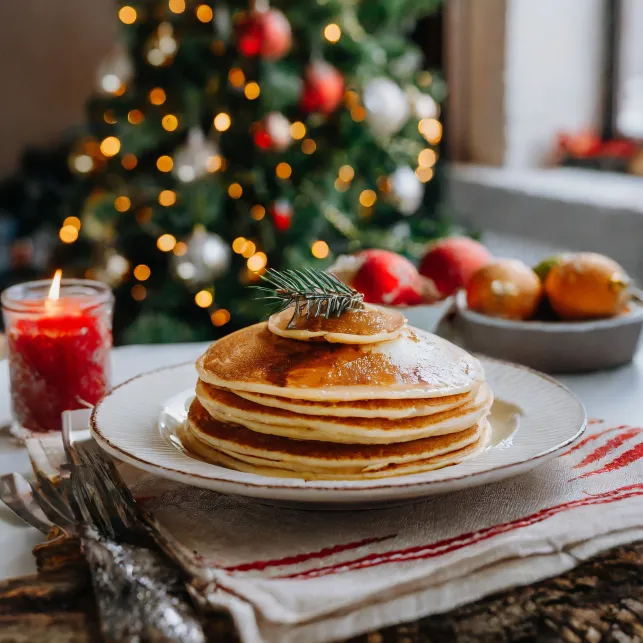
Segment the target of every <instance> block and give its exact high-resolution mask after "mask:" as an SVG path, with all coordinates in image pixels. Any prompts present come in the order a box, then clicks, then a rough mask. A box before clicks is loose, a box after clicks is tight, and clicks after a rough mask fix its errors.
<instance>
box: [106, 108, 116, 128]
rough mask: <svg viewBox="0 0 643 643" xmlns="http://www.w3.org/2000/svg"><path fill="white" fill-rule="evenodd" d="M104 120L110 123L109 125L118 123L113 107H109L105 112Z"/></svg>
mask: <svg viewBox="0 0 643 643" xmlns="http://www.w3.org/2000/svg"><path fill="white" fill-rule="evenodd" d="M103 120H104V121H105V122H106V123H107V124H108V125H114V123H116V116H114V112H113V111H112V110H111V109H108V110H107V111H106V112H105V113H104V114H103Z"/></svg>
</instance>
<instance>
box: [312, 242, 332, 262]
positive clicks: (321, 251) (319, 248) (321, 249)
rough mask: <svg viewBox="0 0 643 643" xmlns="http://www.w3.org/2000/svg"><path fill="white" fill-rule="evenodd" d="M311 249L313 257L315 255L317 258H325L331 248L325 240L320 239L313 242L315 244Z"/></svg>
mask: <svg viewBox="0 0 643 643" xmlns="http://www.w3.org/2000/svg"><path fill="white" fill-rule="evenodd" d="M310 251H311V253H312V255H313V257H315V258H316V259H325V258H326V257H327V256H328V253H329V252H330V248H329V247H328V244H327V243H326V242H325V241H322V240H321V239H319V240H318V241H315V243H313V245H312V246H311V247H310Z"/></svg>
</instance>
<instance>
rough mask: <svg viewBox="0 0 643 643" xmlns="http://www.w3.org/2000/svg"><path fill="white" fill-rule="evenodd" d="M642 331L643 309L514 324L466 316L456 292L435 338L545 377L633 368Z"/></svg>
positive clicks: (460, 295)
mask: <svg viewBox="0 0 643 643" xmlns="http://www.w3.org/2000/svg"><path fill="white" fill-rule="evenodd" d="M642 326H643V306H641V305H638V304H635V303H632V305H631V310H630V312H628V313H627V314H625V315H620V316H619V317H613V318H611V319H599V320H595V321H583V322H541V321H512V320H508V319H499V318H497V317H488V316H487V315H481V314H480V313H476V312H473V311H472V310H469V308H468V307H467V299H466V293H465V292H459V293H458V295H457V296H456V298H455V304H454V310H452V311H451V312H450V313H449V314H448V315H447V316H446V317H445V318H444V319H443V321H442V323H441V324H440V327H439V330H438V332H439V334H442V335H447V336H449V335H450V337H449V339H452V340H453V341H455V342H456V343H458V344H460V345H461V346H463V347H464V348H466V349H467V350H470V351H474V352H478V353H483V354H485V355H489V356H491V357H497V358H500V359H504V360H508V361H511V362H518V363H519V364H524V365H525V366H530V367H532V368H535V369H538V370H540V371H545V372H547V373H581V372H588V371H598V370H602V369H605V368H612V367H614V366H620V365H621V364H626V363H628V362H631V361H632V359H633V357H634V354H635V352H636V347H637V344H638V340H639V336H640V334H641V327H642Z"/></svg>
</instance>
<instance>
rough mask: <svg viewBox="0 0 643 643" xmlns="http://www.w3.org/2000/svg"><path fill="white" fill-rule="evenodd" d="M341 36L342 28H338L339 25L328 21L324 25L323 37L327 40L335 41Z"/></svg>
mask: <svg viewBox="0 0 643 643" xmlns="http://www.w3.org/2000/svg"><path fill="white" fill-rule="evenodd" d="M341 37H342V30H341V29H340V27H339V25H336V24H335V23H332V22H331V23H330V24H329V25H326V27H325V28H324V38H326V40H328V42H333V43H335V42H337V41H338V40H339V39H340V38H341Z"/></svg>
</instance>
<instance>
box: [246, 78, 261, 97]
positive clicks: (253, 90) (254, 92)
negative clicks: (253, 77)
mask: <svg viewBox="0 0 643 643" xmlns="http://www.w3.org/2000/svg"><path fill="white" fill-rule="evenodd" d="M243 93H244V94H245V95H246V98H247V99H248V100H254V99H255V98H259V94H261V89H260V87H259V85H258V84H257V83H255V82H254V81H251V82H249V83H248V84H247V85H246V86H245V88H244V90H243Z"/></svg>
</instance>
